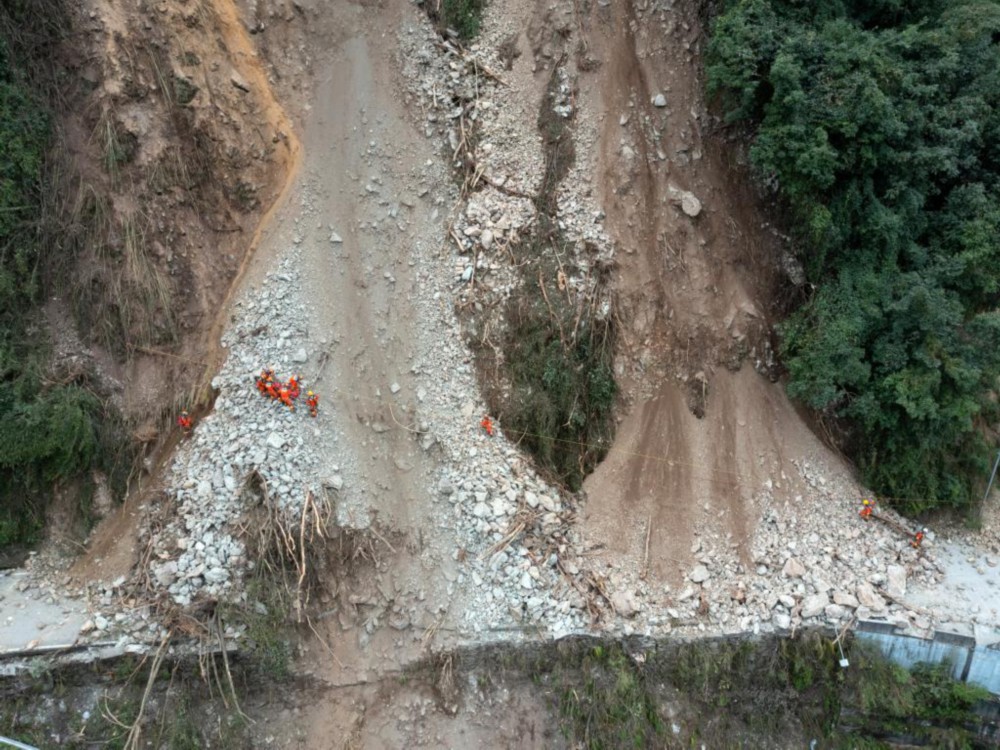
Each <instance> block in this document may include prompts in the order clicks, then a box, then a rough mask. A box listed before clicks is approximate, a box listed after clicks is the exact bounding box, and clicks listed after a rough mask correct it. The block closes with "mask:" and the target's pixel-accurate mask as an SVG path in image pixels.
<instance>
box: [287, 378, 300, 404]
mask: <svg viewBox="0 0 1000 750" xmlns="http://www.w3.org/2000/svg"><path fill="white" fill-rule="evenodd" d="M301 384H302V378H300V377H299V376H298V375H292V377H290V378H289V379H288V395H289V396H291V397H292V399H293V400H294V399H297V398H298V397H299V393H300V389H301Z"/></svg>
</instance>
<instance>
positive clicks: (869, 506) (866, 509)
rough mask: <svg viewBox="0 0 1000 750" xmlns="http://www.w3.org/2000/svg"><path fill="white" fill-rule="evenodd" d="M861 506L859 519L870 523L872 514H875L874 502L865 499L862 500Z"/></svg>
mask: <svg viewBox="0 0 1000 750" xmlns="http://www.w3.org/2000/svg"><path fill="white" fill-rule="evenodd" d="M861 506H862V507H861V511H860V514H861V517H862V518H863V519H865V520H866V521H870V520H871V517H872V513H874V512H875V501H874V500H869V499H868V498H865V499H864V500H862V501H861Z"/></svg>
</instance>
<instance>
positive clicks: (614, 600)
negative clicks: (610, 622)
mask: <svg viewBox="0 0 1000 750" xmlns="http://www.w3.org/2000/svg"><path fill="white" fill-rule="evenodd" d="M611 606H612V607H614V608H615V611H616V612H617V613H618V614H620V615H621V616H622V617H634V616H635V614H636V613H637V612H638V611H639V605H638V604H637V603H636V601H635V596H634V595H633V594H632V592H631V591H627V590H619V591H616V592H614V593H613V594H612V595H611Z"/></svg>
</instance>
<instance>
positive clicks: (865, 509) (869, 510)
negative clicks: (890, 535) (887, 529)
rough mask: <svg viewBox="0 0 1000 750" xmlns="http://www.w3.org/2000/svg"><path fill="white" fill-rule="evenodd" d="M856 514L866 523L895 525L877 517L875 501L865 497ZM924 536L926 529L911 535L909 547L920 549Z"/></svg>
mask: <svg viewBox="0 0 1000 750" xmlns="http://www.w3.org/2000/svg"><path fill="white" fill-rule="evenodd" d="M858 513H859V515H860V516H861V517H862V518H863V519H864V520H866V521H871V520H872V519H876V520H879V521H885V522H886V523H888V524H889V525H890V526H894V525H895V524H892V523H890V522H889V521H888V520H887V519H886V518H884V517H882V516H879V515H876V513H875V501H874V500H869V499H868V498H867V497H866V498H865V499H864V500H862V501H861V510H860V511H858ZM900 530H901V531H902V530H903V529H900ZM926 534H927V529H926V528H922V529H920V530H919V531H918V532H917V533H916V534H914V535H913V539H911V540H910V546H911V547H913V548H914V549H918V548H919V547H920V545H921V543H922V542H923V541H924V536H925V535H926Z"/></svg>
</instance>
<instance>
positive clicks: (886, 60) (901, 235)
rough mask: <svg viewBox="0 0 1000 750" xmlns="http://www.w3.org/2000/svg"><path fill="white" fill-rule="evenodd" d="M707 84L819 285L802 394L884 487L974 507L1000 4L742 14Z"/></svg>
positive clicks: (797, 360) (777, 0) (984, 418)
mask: <svg viewBox="0 0 1000 750" xmlns="http://www.w3.org/2000/svg"><path fill="white" fill-rule="evenodd" d="M707 78H708V87H709V92H710V94H712V95H714V96H717V97H718V98H719V99H720V101H721V102H722V106H723V107H724V110H725V113H726V117H727V118H728V120H729V121H730V122H741V123H744V124H745V125H747V126H748V128H749V130H750V132H751V133H752V135H751V147H750V155H751V161H752V163H753V165H754V168H755V169H756V170H757V171H758V172H759V173H760V175H761V177H762V178H764V179H767V180H769V181H773V184H776V185H777V190H778V192H779V194H780V196H781V197H782V199H783V201H784V202H785V204H786V205H787V207H788V209H789V212H790V216H791V222H792V229H793V231H794V235H795V240H796V241H795V244H796V247H797V248H798V253H799V257H800V259H801V260H802V262H803V265H804V267H805V269H806V272H807V276H808V279H809V281H810V282H811V284H812V292H811V294H810V296H809V298H808V300H807V301H806V302H805V304H804V305H803V306H802V307H801V308H800V309H798V310H797V311H796V312H794V313H793V314H792V315H791V317H790V318H789V319H788V320H787V321H786V322H785V324H784V325H783V326H782V327H781V334H782V353H783V357H784V361H785V363H786V365H787V368H788V371H789V381H788V391H789V393H790V394H791V395H792V396H793V397H795V398H797V399H799V400H801V401H802V402H804V403H805V404H807V405H809V406H810V407H812V408H814V409H817V410H821V411H823V412H825V413H829V414H833V415H836V416H838V417H841V418H845V419H846V420H848V421H849V423H850V424H851V425H852V426H853V431H854V438H853V440H852V442H851V446H850V447H851V450H852V451H853V454H854V456H855V458H856V460H857V462H858V465H859V467H860V468H861V470H862V472H863V475H864V478H865V479H866V480H867V481H868V482H869V483H870V484H871V485H872V486H873V488H874V489H876V490H877V491H879V492H881V493H883V494H885V495H888V496H893V497H896V498H899V499H900V500H901V501H902V503H903V504H904V505H906V506H908V509H910V510H924V509H927V508H930V507H934V506H937V505H962V504H965V503H967V502H968V501H969V500H970V498H971V497H972V489H973V485H974V482H975V480H976V478H977V477H978V476H980V472H982V471H985V469H986V468H988V465H987V464H988V454H989V445H988V443H987V440H986V438H985V435H986V434H987V432H986V429H985V427H986V426H987V425H989V424H990V423H991V422H992V421H993V420H995V418H996V415H997V409H996V405H995V400H996V399H995V391H996V387H997V377H998V374H1000V312H998V309H997V308H998V302H1000V108H998V104H1000V2H995V1H993V0H965V1H964V2H963V1H962V0H948V1H945V0H918V1H916V2H902V0H876V1H875V2H861V0H857V1H851V0H841V1H840V2H836V1H830V0H827V1H821V2H815V3H806V2H802V1H801V0H738V1H737V2H730V3H728V4H727V5H726V6H725V8H724V10H723V12H722V13H721V14H720V15H719V16H718V17H717V18H716V19H715V22H714V24H713V27H712V35H711V43H710V46H709V55H708V62H707Z"/></svg>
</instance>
